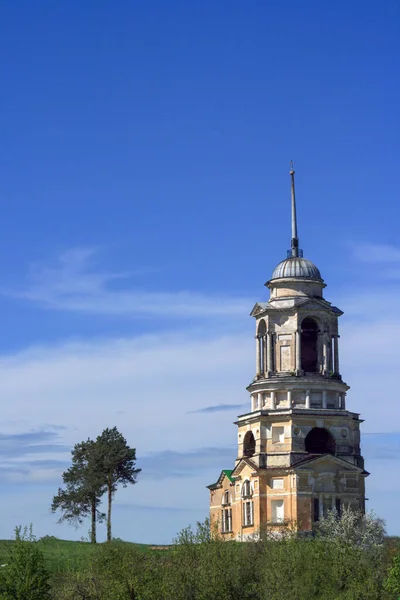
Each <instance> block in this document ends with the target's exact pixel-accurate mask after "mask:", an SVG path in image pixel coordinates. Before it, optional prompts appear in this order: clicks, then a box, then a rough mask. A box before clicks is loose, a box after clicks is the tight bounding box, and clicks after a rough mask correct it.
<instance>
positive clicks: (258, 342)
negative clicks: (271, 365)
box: [256, 335, 261, 377]
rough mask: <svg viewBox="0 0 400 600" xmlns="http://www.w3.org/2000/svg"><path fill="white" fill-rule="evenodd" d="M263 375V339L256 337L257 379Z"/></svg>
mask: <svg viewBox="0 0 400 600" xmlns="http://www.w3.org/2000/svg"><path fill="white" fill-rule="evenodd" d="M260 375H261V337H260V336H259V335H256V377H259V376H260Z"/></svg>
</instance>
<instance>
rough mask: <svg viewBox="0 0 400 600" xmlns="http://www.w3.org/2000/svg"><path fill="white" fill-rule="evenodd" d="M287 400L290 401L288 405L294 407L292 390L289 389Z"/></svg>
mask: <svg viewBox="0 0 400 600" xmlns="http://www.w3.org/2000/svg"><path fill="white" fill-rule="evenodd" d="M287 402H288V407H289V408H292V390H288V391H287Z"/></svg>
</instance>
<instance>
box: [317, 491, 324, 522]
mask: <svg viewBox="0 0 400 600" xmlns="http://www.w3.org/2000/svg"><path fill="white" fill-rule="evenodd" d="M318 512H319V518H320V520H321V519H322V518H323V516H324V501H323V498H322V494H320V495H319V496H318Z"/></svg>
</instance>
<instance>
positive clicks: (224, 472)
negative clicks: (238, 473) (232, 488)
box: [206, 469, 235, 490]
mask: <svg viewBox="0 0 400 600" xmlns="http://www.w3.org/2000/svg"><path fill="white" fill-rule="evenodd" d="M232 473H233V469H223V470H222V471H221V475H220V476H219V477H218V480H217V481H216V482H215V483H210V485H207V486H206V487H208V489H209V490H214V489H215V488H216V487H217V486H218V484H219V483H220V482H221V480H222V478H223V477H222V476H223V475H225V476H226V477H227V478H228V479H229V481H230V482H232V483H233V482H234V481H235V480H234V478H233V477H232Z"/></svg>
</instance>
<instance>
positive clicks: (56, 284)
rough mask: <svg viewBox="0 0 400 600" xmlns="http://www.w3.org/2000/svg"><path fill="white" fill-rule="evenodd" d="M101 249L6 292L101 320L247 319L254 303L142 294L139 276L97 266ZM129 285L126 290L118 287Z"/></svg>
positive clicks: (37, 269) (72, 257)
mask: <svg viewBox="0 0 400 600" xmlns="http://www.w3.org/2000/svg"><path fill="white" fill-rule="evenodd" d="M97 254H98V251H97V249H95V248H74V249H71V250H69V251H68V252H66V253H64V254H62V255H61V256H60V257H59V259H58V262H57V265H56V266H55V267H46V266H41V265H35V266H33V267H32V268H31V270H30V272H29V276H28V278H27V282H26V285H24V286H23V287H22V288H20V289H9V288H8V289H3V290H2V293H3V294H4V295H8V296H12V297H14V298H20V299H23V300H27V301H31V302H34V303H36V304H37V305H38V306H41V307H43V308H47V309H52V310H65V311H73V312H82V313H91V314H98V315H122V316H134V315H158V316H169V317H187V316H201V317H213V316H222V315H234V314H238V315H239V314H246V312H248V311H249V307H251V304H252V303H251V300H249V299H245V298H231V297H223V296H220V295H204V294H201V293H196V292H192V291H185V290H182V291H178V292H169V291H165V292H163V291H159V292H158V291H157V292H149V291H144V290H142V289H139V288H138V287H137V286H135V284H134V278H135V276H136V275H137V274H138V272H137V271H131V272H109V271H103V270H101V269H99V268H97V266H96V262H95V257H96V256H97ZM116 281H120V282H124V284H125V285H124V288H123V289H121V288H120V289H115V286H114V287H113V285H112V284H113V283H115V282H116Z"/></svg>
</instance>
